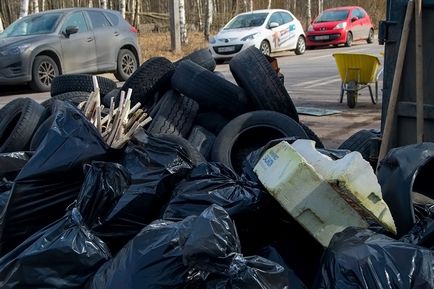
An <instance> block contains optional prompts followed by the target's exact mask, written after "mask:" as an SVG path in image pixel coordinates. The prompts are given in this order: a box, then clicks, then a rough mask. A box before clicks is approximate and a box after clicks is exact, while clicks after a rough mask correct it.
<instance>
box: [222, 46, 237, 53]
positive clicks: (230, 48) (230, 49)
mask: <svg viewBox="0 0 434 289" xmlns="http://www.w3.org/2000/svg"><path fill="white" fill-rule="evenodd" d="M232 51H235V46H226V47H219V52H232Z"/></svg>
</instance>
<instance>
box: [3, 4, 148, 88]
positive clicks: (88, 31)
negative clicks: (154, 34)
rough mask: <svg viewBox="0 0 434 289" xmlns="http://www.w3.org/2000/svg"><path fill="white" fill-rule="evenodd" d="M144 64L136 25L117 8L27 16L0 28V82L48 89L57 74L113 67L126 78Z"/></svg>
mask: <svg viewBox="0 0 434 289" xmlns="http://www.w3.org/2000/svg"><path fill="white" fill-rule="evenodd" d="M139 63H140V48H139V45H138V41H137V30H136V29H135V28H134V27H133V26H131V25H130V24H128V22H127V21H125V20H124V19H123V18H122V16H121V14H120V13H119V12H117V11H113V10H105V9H98V8H69V9H58V10H50V11H45V12H41V13H36V14H32V15H29V16H26V17H23V18H21V19H19V20H17V21H15V22H14V23H12V24H11V25H10V26H9V27H7V28H6V29H5V30H4V31H3V33H0V85H1V84H19V83H26V82H29V83H30V86H31V88H32V89H33V90H36V91H48V90H50V86H51V81H52V80H53V78H54V77H55V76H57V75H59V74H66V73H105V72H113V73H114V75H115V77H116V78H117V79H118V80H120V81H124V80H126V79H127V78H128V77H129V76H130V75H131V74H132V73H133V72H134V71H135V70H136V69H137V67H138V65H139Z"/></svg>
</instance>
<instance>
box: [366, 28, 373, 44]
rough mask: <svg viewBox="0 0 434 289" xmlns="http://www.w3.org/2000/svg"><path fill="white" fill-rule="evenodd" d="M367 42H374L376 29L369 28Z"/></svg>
mask: <svg viewBox="0 0 434 289" xmlns="http://www.w3.org/2000/svg"><path fill="white" fill-rule="evenodd" d="M366 42H368V43H373V42H374V29H372V28H371V29H370V30H369V35H368V39H366Z"/></svg>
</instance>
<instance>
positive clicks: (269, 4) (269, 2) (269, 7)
mask: <svg viewBox="0 0 434 289" xmlns="http://www.w3.org/2000/svg"><path fill="white" fill-rule="evenodd" d="M267 9H271V0H268V6H267Z"/></svg>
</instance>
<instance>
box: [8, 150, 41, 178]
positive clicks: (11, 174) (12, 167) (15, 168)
mask: <svg viewBox="0 0 434 289" xmlns="http://www.w3.org/2000/svg"><path fill="white" fill-rule="evenodd" d="M32 156H33V152H13V153H2V154H0V179H2V178H6V179H8V180H14V179H15V177H16V176H17V174H18V173H19V172H20V171H21V169H22V168H23V167H24V165H25V164H26V163H27V162H28V161H29V159H30V158H31V157H32Z"/></svg>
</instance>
